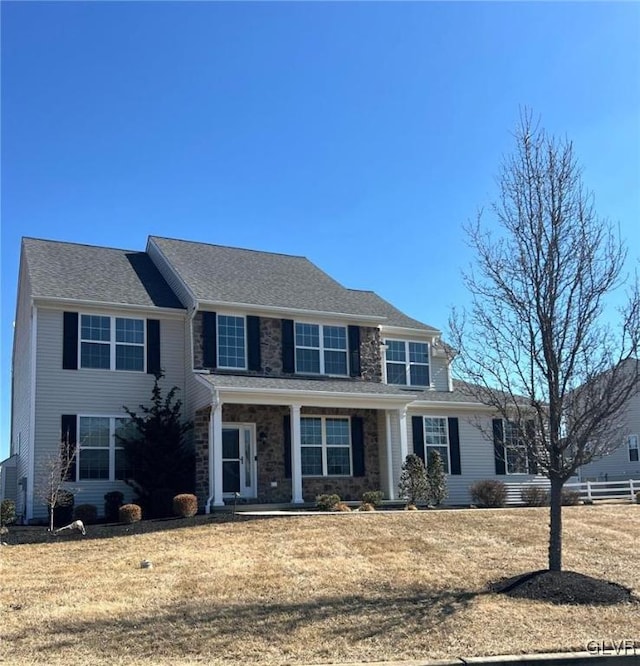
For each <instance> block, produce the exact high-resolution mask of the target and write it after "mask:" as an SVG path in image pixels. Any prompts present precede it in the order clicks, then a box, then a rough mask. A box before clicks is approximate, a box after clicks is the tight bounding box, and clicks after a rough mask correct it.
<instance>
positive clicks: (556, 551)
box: [549, 477, 564, 571]
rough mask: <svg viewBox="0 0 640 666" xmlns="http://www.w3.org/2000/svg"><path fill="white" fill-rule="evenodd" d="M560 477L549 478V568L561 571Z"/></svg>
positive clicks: (561, 483) (562, 483) (561, 482)
mask: <svg viewBox="0 0 640 666" xmlns="http://www.w3.org/2000/svg"><path fill="white" fill-rule="evenodd" d="M563 485H564V482H563V481H562V479H558V478H556V477H552V478H551V495H550V504H551V508H550V523H549V570H550V571H562V486H563Z"/></svg>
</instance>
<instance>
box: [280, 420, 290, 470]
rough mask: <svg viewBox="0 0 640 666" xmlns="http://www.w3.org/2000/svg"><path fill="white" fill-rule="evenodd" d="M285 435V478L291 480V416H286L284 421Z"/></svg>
mask: <svg viewBox="0 0 640 666" xmlns="http://www.w3.org/2000/svg"><path fill="white" fill-rule="evenodd" d="M282 432H283V435H284V440H283V441H284V478H285V479H290V478H291V415H289V414H285V415H284V417H283V419H282Z"/></svg>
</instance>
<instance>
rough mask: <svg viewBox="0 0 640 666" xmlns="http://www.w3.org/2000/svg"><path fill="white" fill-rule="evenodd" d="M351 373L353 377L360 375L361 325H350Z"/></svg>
mask: <svg viewBox="0 0 640 666" xmlns="http://www.w3.org/2000/svg"><path fill="white" fill-rule="evenodd" d="M347 330H348V335H349V374H350V375H351V377H360V375H361V374H362V373H361V370H360V327H359V326H349V328H348V329H347Z"/></svg>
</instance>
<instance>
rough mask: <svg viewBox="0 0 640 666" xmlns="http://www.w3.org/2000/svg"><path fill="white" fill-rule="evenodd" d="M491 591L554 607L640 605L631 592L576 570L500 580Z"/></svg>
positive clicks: (546, 571) (544, 572)
mask: <svg viewBox="0 0 640 666" xmlns="http://www.w3.org/2000/svg"><path fill="white" fill-rule="evenodd" d="M490 589H491V590H492V591H493V592H497V593H499V594H506V595H508V596H510V597H516V598H521V599H533V600H538V601H547V602H551V603H554V604H587V605H590V604H603V605H608V604H619V603H634V604H640V598H638V597H636V596H635V595H634V594H633V592H632V590H631V589H629V588H627V587H623V586H622V585H618V584H617V583H612V582H611V581H608V580H605V579H603V578H593V577H592V576H587V575H585V574H581V573H578V572H576V571H549V570H548V569H541V570H540V571H531V572H529V573H525V574H520V575H519V576H514V577H513V578H506V579H502V580H499V581H497V582H496V583H493V584H492V585H491V586H490Z"/></svg>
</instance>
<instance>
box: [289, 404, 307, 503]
mask: <svg viewBox="0 0 640 666" xmlns="http://www.w3.org/2000/svg"><path fill="white" fill-rule="evenodd" d="M300 441H301V438H300V405H291V503H292V504H302V503H303V501H304V500H303V499H302V453H301V444H300Z"/></svg>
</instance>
